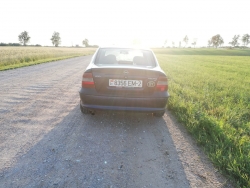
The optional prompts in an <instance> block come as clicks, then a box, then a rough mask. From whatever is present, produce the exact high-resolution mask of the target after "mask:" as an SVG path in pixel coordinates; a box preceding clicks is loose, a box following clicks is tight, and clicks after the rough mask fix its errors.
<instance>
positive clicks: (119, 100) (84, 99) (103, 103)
mask: <svg viewBox="0 0 250 188" xmlns="http://www.w3.org/2000/svg"><path fill="white" fill-rule="evenodd" d="M79 94H80V98H81V106H83V107H86V108H89V109H99V110H121V111H140V112H152V113H153V112H159V111H164V110H165V106H166V104H167V101H168V97H169V94H168V92H166V93H165V94H164V96H163V97H155V96H152V97H145V98H141V97H140V98H139V97H137V98H132V97H110V96H103V95H87V94H84V92H83V90H80V91H79Z"/></svg>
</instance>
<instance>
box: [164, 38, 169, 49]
mask: <svg viewBox="0 0 250 188" xmlns="http://www.w3.org/2000/svg"><path fill="white" fill-rule="evenodd" d="M167 43H168V40H167V39H166V40H165V42H164V47H165V46H167Z"/></svg>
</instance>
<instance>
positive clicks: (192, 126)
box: [155, 51, 250, 187]
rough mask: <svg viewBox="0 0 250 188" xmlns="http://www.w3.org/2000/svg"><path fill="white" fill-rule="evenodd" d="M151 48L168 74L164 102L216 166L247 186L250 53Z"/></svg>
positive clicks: (249, 172)
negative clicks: (185, 52)
mask: <svg viewBox="0 0 250 188" xmlns="http://www.w3.org/2000/svg"><path fill="white" fill-rule="evenodd" d="M155 52H156V56H157V58H158V60H159V62H160V64H161V67H162V69H163V70H164V71H165V72H166V73H167V74H168V76H169V88H170V89H169V92H170V94H171V97H170V100H169V104H168V108H169V109H170V110H172V111H173V112H174V113H175V115H176V116H177V118H178V119H179V120H180V121H181V122H182V123H184V124H185V125H186V127H187V129H188V130H189V131H190V133H191V134H192V135H193V136H194V138H195V139H196V140H197V142H198V143H199V144H200V145H201V146H202V147H203V148H204V150H205V151H206V153H207V154H208V156H209V158H210V159H211V160H212V161H213V163H214V164H215V166H216V167H217V168H218V169H220V170H221V171H222V172H224V173H225V174H227V175H228V176H229V177H231V178H232V179H233V180H235V182H236V184H237V185H238V186H239V187H250V95H249V93H250V76H249V75H250V57H249V56H212V55H210V56H208V55H206V56H205V55H181V56H180V55H165V54H167V52H166V53H162V52H161V53H158V52H157V51H155ZM182 53H183V52H182ZM210 53H213V52H212V51H211V52H210Z"/></svg>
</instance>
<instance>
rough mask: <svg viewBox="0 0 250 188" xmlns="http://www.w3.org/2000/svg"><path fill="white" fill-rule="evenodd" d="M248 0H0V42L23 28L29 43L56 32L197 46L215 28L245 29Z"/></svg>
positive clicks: (78, 39)
mask: <svg viewBox="0 0 250 188" xmlns="http://www.w3.org/2000/svg"><path fill="white" fill-rule="evenodd" d="M249 7H250V0H0V42H4V43H9V42H11V43H17V42H19V41H18V35H19V34H20V33H21V32H22V31H27V32H28V33H29V35H30V37H31V39H30V43H29V44H41V45H43V46H45V45H46V46H51V45H52V43H51V40H50V38H51V37H52V34H53V32H54V31H56V32H59V33H60V36H61V46H72V45H74V46H75V45H80V46H81V45H82V41H83V40H84V39H85V38H87V39H88V40H89V43H90V45H99V46H111V45H118V46H122V45H124V46H128V45H132V44H139V45H142V46H145V47H161V46H163V45H164V43H165V41H167V44H166V45H167V46H172V42H174V43H175V46H179V42H180V41H181V42H182V46H185V44H184V42H183V38H184V37H185V36H186V35H187V36H188V38H189V44H188V46H190V45H191V43H192V42H193V41H194V40H196V41H197V46H206V45H207V41H208V40H209V39H210V38H211V37H212V36H213V35H216V34H220V35H221V36H222V38H223V39H224V42H225V44H224V45H229V44H228V43H229V42H230V41H231V39H232V38H233V36H234V35H240V36H242V35H243V34H246V33H248V34H250V22H249V21H250V16H249Z"/></svg>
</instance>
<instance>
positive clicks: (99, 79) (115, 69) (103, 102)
mask: <svg viewBox="0 0 250 188" xmlns="http://www.w3.org/2000/svg"><path fill="white" fill-rule="evenodd" d="M101 49H103V48H101ZM104 49H105V48H104ZM111 49H113V48H111ZM115 49H117V48H115ZM118 49H120V48H118ZM122 49H129V50H130V48H122ZM98 51H99V49H98V50H97V52H96V53H95V54H94V55H93V57H92V59H91V62H90V64H89V65H88V67H87V68H86V70H85V73H92V75H93V81H94V85H95V87H94V88H83V87H82V88H81V89H80V91H79V94H80V99H81V106H82V107H85V108H88V109H92V110H95V109H103V110H105V109H106V110H124V111H141V112H152V113H153V112H158V111H164V110H165V106H166V104H167V101H168V97H169V93H168V91H157V90H156V85H157V82H158V78H159V77H166V75H165V73H164V72H163V71H162V69H161V68H160V66H159V64H158V62H157V59H156V58H155V55H154V54H153V52H152V51H150V50H149V52H147V53H152V57H153V59H154V60H153V61H154V63H153V65H154V66H151V67H145V66H141V65H140V66H137V65H132V64H131V65H129V64H119V65H109V64H100V65H96V64H95V60H96V57H98ZM126 63H127V62H126ZM110 79H116V80H133V81H135V80H136V81H138V80H139V81H142V87H114V86H109V80H110Z"/></svg>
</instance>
